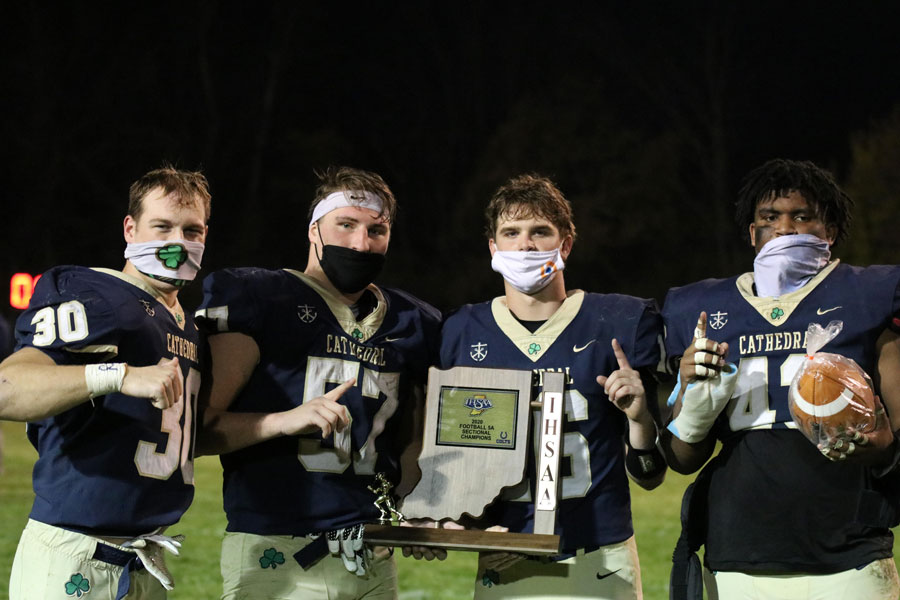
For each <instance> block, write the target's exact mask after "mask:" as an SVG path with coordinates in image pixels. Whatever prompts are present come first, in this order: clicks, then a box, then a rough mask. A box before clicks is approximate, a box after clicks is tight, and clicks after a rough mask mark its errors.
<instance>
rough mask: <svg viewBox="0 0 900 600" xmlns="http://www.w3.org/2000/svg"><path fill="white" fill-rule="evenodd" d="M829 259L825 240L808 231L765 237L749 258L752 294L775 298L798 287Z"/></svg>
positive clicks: (829, 253) (829, 251)
mask: <svg viewBox="0 0 900 600" xmlns="http://www.w3.org/2000/svg"><path fill="white" fill-rule="evenodd" d="M830 258H831V250H830V249H829V245H828V242H826V241H825V240H823V239H822V238H820V237H817V236H814V235H810V234H808V233H798V234H795V235H783V236H781V237H777V238H775V239H773V240H769V241H768V242H766V245H765V246H763V247H762V250H760V251H759V254H757V255H756V260H754V261H753V278H754V280H755V283H756V295H757V296H761V297H771V296H775V297H777V296H782V295H784V294H787V293H790V292H793V291H796V290H799V289H800V288H802V287H803V286H804V285H806V282H807V281H809V280H810V279H812V278H813V277H815V275H816V273H818V272H819V271H821V270H822V267H824V266H825V265H827V264H828V260H829V259H830Z"/></svg>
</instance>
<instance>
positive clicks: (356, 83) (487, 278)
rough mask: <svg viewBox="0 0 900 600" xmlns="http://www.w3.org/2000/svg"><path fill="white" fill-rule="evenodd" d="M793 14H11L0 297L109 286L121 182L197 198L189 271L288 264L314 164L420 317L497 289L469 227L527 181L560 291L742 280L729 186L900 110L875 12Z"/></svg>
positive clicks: (850, 164) (700, 7) (226, 8)
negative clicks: (90, 276)
mask: <svg viewBox="0 0 900 600" xmlns="http://www.w3.org/2000/svg"><path fill="white" fill-rule="evenodd" d="M790 4H791V6H790V7H788V8H786V7H784V6H781V5H780V3H778V4H776V3H766V2H763V3H760V2H739V3H732V2H715V3H714V2H710V3H694V2H629V3H608V2H593V3H565V4H560V3H553V5H551V4H550V3H535V2H527V1H526V2H522V1H519V2H483V3H477V2H471V3H469V2H463V3H456V2H427V1H423V2H416V3H401V4H394V3H387V2H382V3H370V4H369V5H368V6H366V7H362V8H360V7H353V5H351V4H349V3H324V2H319V3H304V2H283V3H279V2H273V3H253V4H252V5H251V4H250V3H243V2H241V3H238V2H219V3H217V2H197V1H191V0H187V1H184V2H177V3H175V2H173V3H167V2H152V3H124V2H123V3H113V2H102V3H101V2H94V3H59V6H58V7H55V8H54V7H51V5H52V3H38V2H28V1H23V2H17V3H8V4H7V5H6V6H4V8H3V16H2V19H0V34H2V35H0V45H2V46H0V65H2V66H0V74H2V76H3V78H2V81H3V89H4V91H3V93H2V95H0V109H2V121H0V139H2V140H3V145H2V147H3V152H4V155H3V160H2V161H0V164H2V169H3V172H2V181H3V207H4V212H5V216H6V218H5V219H3V225H2V226H3V230H2V235H3V239H4V246H3V252H2V256H0V271H2V272H0V276H2V278H3V280H4V281H8V278H9V275H11V274H12V273H14V272H17V271H27V272H32V273H39V272H41V271H43V270H45V269H47V268H49V267H51V266H53V265H55V264H82V265H88V266H108V267H116V268H120V267H121V266H122V264H123V259H122V251H123V250H124V241H123V240H122V234H121V221H122V218H123V217H124V212H125V208H126V204H127V190H128V186H129V184H130V183H131V182H132V181H134V180H135V179H136V178H137V177H139V176H140V175H141V174H143V173H144V172H146V171H148V170H150V169H152V168H155V167H157V166H159V165H160V164H161V163H162V162H163V161H169V162H172V163H174V164H176V165H177V166H180V167H182V168H189V169H195V168H201V169H202V170H203V171H204V172H205V173H206V174H207V176H208V178H209V180H210V183H211V187H212V193H213V214H212V220H211V222H210V237H209V239H208V246H207V252H206V255H205V257H204V267H205V270H206V271H207V272H208V270H211V269H215V268H222V267H226V266H246V265H257V266H265V267H272V268H277V267H285V266H287V267H294V268H300V269H302V268H303V266H304V264H305V258H306V241H305V231H306V225H307V220H306V211H307V208H308V205H309V202H310V200H311V199H312V194H313V190H314V186H315V179H314V177H313V170H314V169H317V168H323V167H325V166H328V165H330V164H346V165H350V166H355V167H360V168H365V169H369V170H374V171H377V172H379V173H380V174H381V175H382V176H383V177H384V178H385V180H386V181H387V182H388V183H389V184H390V185H391V187H392V189H393V190H394V192H395V194H396V196H397V198H398V201H399V205H400V214H399V217H398V221H397V223H396V225H395V229H394V232H393V238H392V242H391V249H390V252H389V254H388V262H387V267H386V270H385V273H384V275H383V277H382V278H381V280H380V282H382V283H386V284H389V285H395V286H399V287H403V288H406V289H408V290H409V291H411V292H413V293H414V294H416V295H419V296H421V297H422V298H424V299H425V300H427V301H430V302H431V303H433V304H435V305H436V306H438V307H439V308H442V309H449V308H452V307H454V306H456V305H458V304H460V303H462V302H471V301H480V300H485V299H487V298H489V297H492V296H494V295H497V294H499V293H501V291H502V285H501V279H500V277H499V275H496V274H495V273H493V272H491V270H490V267H489V255H488V252H487V244H486V242H485V238H484V235H483V226H482V217H481V211H482V209H483V207H484V205H485V204H486V202H487V200H488V198H489V196H490V194H491V192H492V191H493V190H494V189H495V188H496V187H497V186H498V185H499V184H501V183H503V182H504V181H505V180H506V179H508V178H509V177H510V176H513V175H516V174H519V173H522V172H538V173H541V174H545V175H548V176H550V177H552V178H553V179H554V180H555V181H556V182H557V184H558V185H559V187H560V188H561V189H562V190H563V192H564V193H565V194H566V195H567V197H569V198H570V200H572V203H573V206H574V209H575V216H576V225H577V228H578V234H579V237H578V240H577V242H576V245H575V249H574V253H573V256H572V258H571V259H570V263H569V266H568V268H567V284H568V286H569V287H570V288H576V287H577V288H583V289H587V290H591V291H600V292H607V291H617V292H625V293H631V294H637V295H641V296H647V297H656V298H657V299H660V300H661V299H662V297H663V296H664V294H665V291H666V289H668V288H669V287H671V286H673V285H680V284H684V283H688V282H690V281H693V280H696V279H699V278H704V277H710V276H724V275H729V274H734V273H736V272H739V271H743V270H748V269H749V267H750V261H751V259H752V255H751V253H750V251H749V250H748V249H746V248H745V247H744V245H743V242H742V240H741V239H740V238H739V231H738V229H737V228H736V226H735V225H734V224H733V222H732V220H731V219H732V217H731V214H732V210H731V204H732V203H733V200H734V195H735V192H736V190H737V187H738V182H739V180H740V177H741V176H742V175H743V174H744V173H746V172H747V171H748V170H749V169H751V168H753V167H755V166H757V165H758V164H760V163H761V162H763V161H764V160H766V159H769V158H775V157H787V158H801V159H811V160H813V161H815V162H817V163H819V164H820V165H822V166H825V167H828V168H830V169H832V170H833V171H834V172H835V174H836V176H837V177H838V179H839V180H840V181H842V182H844V183H846V182H850V181H852V180H853V178H854V173H857V176H856V177H857V180H858V179H859V175H858V173H859V172H861V171H860V169H859V167H858V165H857V164H856V161H855V158H854V153H853V150H852V145H851V141H852V140H854V139H857V140H858V139H863V138H861V137H860V136H866V135H869V136H872V135H876V134H877V133H878V132H879V131H880V130H882V129H884V128H885V125H884V123H885V120H886V119H888V117H889V116H890V115H891V113H892V110H893V109H894V107H895V106H897V105H898V103H900V77H898V65H900V43H898V41H897V31H898V24H900V23H898V19H897V18H896V16H895V12H896V11H895V10H894V9H893V3H889V2H862V3H840V5H839V6H838V7H836V8H834V7H831V6H829V5H828V4H829V3H822V2H811V1H810V2H798V3H790ZM860 5H861V6H860ZM895 183H896V182H895ZM896 185H897V187H896V188H894V189H897V190H898V191H900V183H896ZM869 202H870V203H869V204H866V205H865V206H872V204H871V202H876V203H880V204H878V205H879V206H883V207H888V208H889V209H890V210H888V209H885V210H887V213H886V214H889V215H890V214H896V211H893V212H891V210H892V209H893V208H894V207H895V203H896V202H897V199H896V196H893V195H891V194H890V192H889V191H888V192H883V193H881V195H880V196H878V197H877V198H876V199H875V200H871V201H869ZM858 222H859V221H858ZM854 234H855V235H856V236H863V237H865V234H866V231H861V230H857V231H855V232H853V233H851V236H852V235H854ZM894 237H896V236H894ZM876 246H877V248H886V247H883V246H882V245H878V244H876ZM850 249H851V250H852V249H853V248H852V247H851V248H850ZM849 256H850V257H851V258H852V257H853V256H854V255H853V253H852V252H850V255H849ZM859 256H865V257H869V258H871V259H872V260H879V261H884V262H896V259H897V257H896V255H894V256H892V255H890V254H888V253H887V252H886V251H883V252H881V253H880V254H879V253H877V252H876V253H874V254H873V253H872V252H869V254H859ZM194 287H195V289H194V290H193V291H189V292H188V293H187V294H186V298H185V300H184V303H185V305H186V306H188V307H189V308H190V307H192V306H193V305H194V304H195V303H196V299H197V295H196V292H197V288H199V286H194ZM0 311H2V313H3V314H5V315H6V316H7V317H8V318H14V317H15V314H16V311H13V310H11V309H10V308H9V307H8V306H5V307H4V308H3V309H0Z"/></svg>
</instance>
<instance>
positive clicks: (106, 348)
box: [16, 266, 201, 536]
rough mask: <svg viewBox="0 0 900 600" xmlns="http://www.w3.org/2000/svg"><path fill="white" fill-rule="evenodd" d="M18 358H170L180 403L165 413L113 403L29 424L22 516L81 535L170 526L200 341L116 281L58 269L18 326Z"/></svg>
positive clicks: (128, 280) (189, 478) (184, 478)
mask: <svg viewBox="0 0 900 600" xmlns="http://www.w3.org/2000/svg"><path fill="white" fill-rule="evenodd" d="M16 336H17V341H18V345H17V349H21V348H23V347H31V348H36V349H38V350H40V351H42V352H44V353H45V354H46V355H48V356H49V357H50V358H52V359H53V360H54V362H56V363H57V364H59V365H85V364H91V363H99V362H125V363H128V365H129V366H131V367H145V366H151V365H155V364H157V363H158V362H159V361H160V359H162V358H166V359H168V358H172V357H177V358H178V361H179V363H180V366H181V372H182V375H183V377H184V378H185V383H184V397H183V398H181V399H179V401H178V402H177V403H176V404H174V405H173V406H171V407H169V408H168V409H166V410H162V411H161V410H159V409H157V408H155V407H154V406H153V405H152V404H150V401H149V400H148V399H146V398H133V397H130V396H126V395H124V394H121V393H114V394H107V395H105V396H100V397H97V398H94V399H93V400H90V401H88V400H87V399H86V400H85V402H83V403H81V404H79V405H77V406H75V407H73V408H71V409H69V410H67V411H64V412H62V413H60V414H58V415H56V416H53V417H48V418H46V419H43V420H41V421H37V422H33V423H29V424H28V439H29V440H30V441H31V443H32V444H33V445H34V447H35V448H36V449H37V451H38V460H37V463H36V464H35V467H34V473H33V482H34V492H35V499H34V506H33V508H32V511H31V515H30V516H31V518H32V519H35V520H36V521H41V522H43V523H47V524H49V525H55V526H58V527H63V528H65V529H71V530H75V531H80V532H83V533H88V534H96V535H108V536H134V535H139V534H142V533H148V532H150V531H153V530H155V529H157V528H158V527H161V526H165V525H171V524H173V523H175V522H177V521H178V520H179V519H180V518H181V515H182V514H183V513H184V511H185V510H187V508H188V506H189V505H190V503H191V500H192V498H193V495H194V470H193V459H192V457H193V442H194V430H195V421H194V410H195V407H196V400H197V392H198V390H199V388H200V372H199V364H198V356H199V355H200V353H201V350H200V348H199V342H200V340H199V334H198V332H197V328H196V327H195V326H194V323H193V321H192V320H191V318H190V317H189V316H187V317H185V318H183V319H182V320H181V322H179V321H178V320H177V319H176V317H175V316H174V315H173V314H172V313H171V312H170V311H169V310H168V309H167V308H166V307H165V306H164V305H163V304H162V303H161V302H160V301H159V300H158V297H157V295H156V292H155V290H153V289H152V288H150V287H149V286H145V285H144V284H143V282H141V281H140V280H138V279H135V278H133V277H130V276H128V275H125V274H123V273H121V272H119V271H111V270H106V269H88V268H85V267H70V266H63V267H56V268H53V269H51V270H49V271H47V272H46V273H44V274H43V276H42V277H41V279H40V281H39V282H38V284H37V286H36V288H35V291H34V295H33V296H32V298H31V303H30V304H29V307H28V309H27V310H26V311H25V312H24V313H22V315H21V316H20V317H19V319H18V321H17V323H16Z"/></svg>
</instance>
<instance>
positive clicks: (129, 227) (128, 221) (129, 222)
mask: <svg viewBox="0 0 900 600" xmlns="http://www.w3.org/2000/svg"><path fill="white" fill-rule="evenodd" d="M135 229H137V221H135V220H134V217H132V216H131V215H125V222H124V223H122V233H123V235H124V236H125V242H126V243H128V244H132V243H134V230H135Z"/></svg>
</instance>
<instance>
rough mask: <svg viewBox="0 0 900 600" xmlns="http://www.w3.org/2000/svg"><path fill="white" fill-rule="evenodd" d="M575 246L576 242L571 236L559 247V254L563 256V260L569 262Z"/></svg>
mask: <svg viewBox="0 0 900 600" xmlns="http://www.w3.org/2000/svg"><path fill="white" fill-rule="evenodd" d="M573 245H575V240H574V239H573V238H572V236H571V235H567V236H566V237H565V239H564V240H563V241H562V244H560V245H559V254H560V256H562V259H563V260H569V254H571V253H572V246H573Z"/></svg>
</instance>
